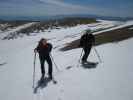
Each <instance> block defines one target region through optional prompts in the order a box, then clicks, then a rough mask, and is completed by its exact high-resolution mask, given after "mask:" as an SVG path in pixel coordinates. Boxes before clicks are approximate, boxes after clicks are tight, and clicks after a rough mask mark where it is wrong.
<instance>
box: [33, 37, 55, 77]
mask: <svg viewBox="0 0 133 100" xmlns="http://www.w3.org/2000/svg"><path fill="white" fill-rule="evenodd" d="M51 50H52V44H50V43H48V42H47V40H46V39H44V38H42V39H41V40H40V41H39V43H38V45H37V47H36V48H35V49H34V52H35V53H36V52H38V53H39V59H40V64H41V73H42V78H44V76H45V68H44V63H45V61H47V63H48V66H49V67H48V74H49V78H50V79H52V78H53V77H52V60H51V57H50V52H51Z"/></svg>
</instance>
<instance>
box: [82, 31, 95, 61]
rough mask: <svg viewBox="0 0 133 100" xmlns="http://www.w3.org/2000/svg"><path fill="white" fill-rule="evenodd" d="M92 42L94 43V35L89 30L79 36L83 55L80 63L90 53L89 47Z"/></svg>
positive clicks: (85, 59)
mask: <svg viewBox="0 0 133 100" xmlns="http://www.w3.org/2000/svg"><path fill="white" fill-rule="evenodd" d="M94 43H95V37H94V35H93V34H92V33H90V31H86V32H85V34H83V35H82V36H81V39H80V46H81V47H82V48H83V50H84V55H83V57H82V63H85V62H87V58H88V56H89V54H90V51H91V48H92V46H93V44H94Z"/></svg>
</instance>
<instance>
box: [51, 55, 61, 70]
mask: <svg viewBox="0 0 133 100" xmlns="http://www.w3.org/2000/svg"><path fill="white" fill-rule="evenodd" d="M50 57H51V59H52V61H53V63H54V65H55V67H56V69H57V71H60V70H59V68H58V66H57V64H56V63H55V61H54V58H53V56H52V55H51V54H50Z"/></svg>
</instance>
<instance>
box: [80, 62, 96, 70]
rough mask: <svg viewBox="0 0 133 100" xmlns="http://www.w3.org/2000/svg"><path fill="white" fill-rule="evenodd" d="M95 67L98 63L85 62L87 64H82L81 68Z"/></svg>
mask: <svg viewBox="0 0 133 100" xmlns="http://www.w3.org/2000/svg"><path fill="white" fill-rule="evenodd" d="M97 65H98V62H87V63H83V64H82V65H81V67H83V68H85V69H94V68H96V67H97Z"/></svg>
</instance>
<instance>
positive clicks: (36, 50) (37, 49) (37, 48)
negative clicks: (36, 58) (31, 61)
mask: <svg viewBox="0 0 133 100" xmlns="http://www.w3.org/2000/svg"><path fill="white" fill-rule="evenodd" d="M38 51H39V44H38V45H37V47H36V48H35V49H34V52H35V53H36V52H38Z"/></svg>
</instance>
